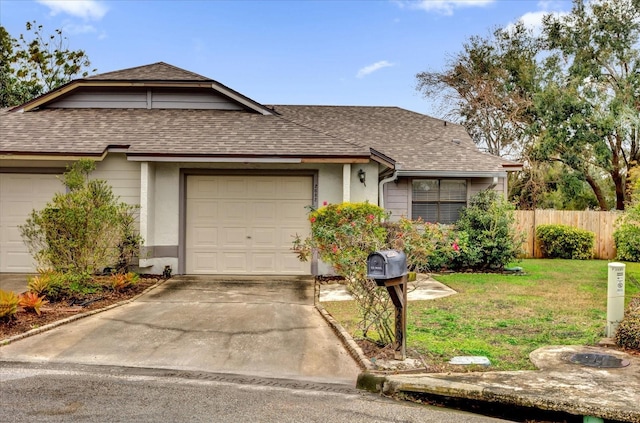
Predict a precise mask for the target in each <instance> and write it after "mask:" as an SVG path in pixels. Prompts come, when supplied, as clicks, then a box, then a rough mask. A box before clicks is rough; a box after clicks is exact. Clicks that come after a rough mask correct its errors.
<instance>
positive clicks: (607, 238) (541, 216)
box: [514, 210, 621, 260]
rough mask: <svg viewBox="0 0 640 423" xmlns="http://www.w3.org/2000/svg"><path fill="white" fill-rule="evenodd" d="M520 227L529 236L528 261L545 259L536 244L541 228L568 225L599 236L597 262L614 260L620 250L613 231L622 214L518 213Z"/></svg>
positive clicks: (580, 212) (516, 215) (517, 218)
mask: <svg viewBox="0 0 640 423" xmlns="http://www.w3.org/2000/svg"><path fill="white" fill-rule="evenodd" d="M514 213H515V218H516V227H517V229H518V230H519V231H522V232H523V233H524V234H525V242H524V244H523V245H522V249H523V250H524V256H525V257H526V258H542V256H543V255H542V251H541V250H540V245H539V243H538V240H536V228H537V227H538V226H540V225H567V226H573V227H575V228H580V229H585V230H587V231H590V232H593V233H594V234H595V242H594V246H593V258H596V259H603V260H604V259H614V258H615V257H616V247H615V243H614V241H613V231H614V230H615V225H616V220H617V219H618V217H620V215H621V213H620V212H616V211H593V210H586V211H576V210H516V211H515V212H514Z"/></svg>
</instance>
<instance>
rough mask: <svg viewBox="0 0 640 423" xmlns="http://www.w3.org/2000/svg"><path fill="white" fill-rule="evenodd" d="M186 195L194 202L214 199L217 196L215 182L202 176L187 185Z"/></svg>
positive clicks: (213, 179) (211, 178)
mask: <svg viewBox="0 0 640 423" xmlns="http://www.w3.org/2000/svg"><path fill="white" fill-rule="evenodd" d="M187 195H188V196H189V198H191V199H194V200H197V199H209V198H212V197H215V196H217V195H218V184H217V180H216V179H215V178H213V177H211V176H209V177H207V176H202V177H200V179H198V180H194V181H193V183H192V184H190V185H189V187H188V192H187Z"/></svg>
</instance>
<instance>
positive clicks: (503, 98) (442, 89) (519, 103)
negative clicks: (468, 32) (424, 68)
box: [417, 23, 538, 158]
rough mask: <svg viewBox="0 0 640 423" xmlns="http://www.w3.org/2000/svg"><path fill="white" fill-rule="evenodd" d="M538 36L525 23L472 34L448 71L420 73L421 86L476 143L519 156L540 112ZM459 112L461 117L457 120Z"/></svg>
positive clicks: (487, 149)
mask: <svg viewBox="0 0 640 423" xmlns="http://www.w3.org/2000/svg"><path fill="white" fill-rule="evenodd" d="M537 52H538V41H537V40H536V39H535V38H534V37H533V36H532V35H531V34H530V33H529V31H528V30H527V29H526V28H525V27H524V25H522V24H521V23H519V24H517V25H515V26H514V27H513V28H509V29H496V30H495V31H494V32H493V33H492V34H491V35H489V36H487V37H479V36H474V37H471V38H470V39H469V40H468V41H467V42H466V43H465V44H464V45H463V50H462V52H460V53H458V54H456V55H455V56H453V57H452V58H451V59H450V60H449V61H448V63H447V65H446V67H445V69H444V70H443V71H430V72H421V73H419V74H418V75H417V79H418V86H417V88H418V90H419V91H421V92H422V93H423V95H424V96H425V97H426V98H432V99H434V98H435V99H438V100H441V102H442V103H443V104H445V105H446V106H445V109H446V110H445V113H444V114H445V117H447V118H453V119H454V120H459V121H460V123H462V124H463V125H464V126H465V128H466V129H467V131H468V132H469V133H470V135H471V137H472V138H473V139H474V140H475V142H476V143H477V144H478V145H479V146H480V147H481V148H483V149H484V150H486V151H487V152H489V153H491V154H494V155H497V156H507V157H515V158H519V157H520V154H521V152H522V149H523V145H524V144H525V142H526V139H527V136H528V135H527V128H528V126H529V124H530V123H531V119H532V118H533V117H534V115H533V113H532V106H533V100H532V94H533V92H534V91H535V87H536V85H537V81H536V73H537V65H536V59H535V57H536V54H537ZM456 115H457V116H459V117H460V118H461V119H456Z"/></svg>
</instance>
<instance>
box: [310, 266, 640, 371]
mask: <svg viewBox="0 0 640 423" xmlns="http://www.w3.org/2000/svg"><path fill="white" fill-rule="evenodd" d="M626 264H627V267H626V274H627V281H626V297H627V301H628V299H629V298H630V297H631V296H632V295H634V294H637V293H638V292H640V286H639V285H638V282H634V281H640V263H626ZM517 265H519V266H521V267H523V269H524V272H525V273H526V274H525V275H522V276H515V275H502V274H473V273H458V274H449V275H438V276H435V279H437V280H438V281H440V282H442V283H444V284H446V285H448V286H450V287H451V288H453V289H454V290H456V291H457V292H458V294H456V295H453V296H450V297H446V298H441V299H436V300H429V301H412V302H410V303H409V308H408V318H407V321H408V322H407V349H408V353H409V355H410V356H418V355H420V356H422V357H423V358H424V359H425V361H426V362H427V363H429V364H433V365H435V366H436V367H437V366H438V365H440V364H442V363H445V362H447V361H448V360H449V359H450V358H451V357H454V356H458V355H481V356H486V357H488V358H489V359H490V360H491V363H492V366H491V368H490V369H492V370H523V369H532V368H533V367H532V366H531V363H530V362H529V359H528V357H529V353H530V352H531V351H533V350H535V349H537V348H539V347H543V346H547V345H593V344H596V343H597V342H598V341H599V340H600V339H601V338H602V337H603V336H604V328H605V326H606V314H607V274H608V269H607V261H602V260H590V261H579V260H573V261H572V260H541V259H539V260H535V259H530V260H523V261H522V262H520V263H517ZM323 306H324V307H325V308H326V309H327V311H329V313H331V314H332V315H333V316H334V317H335V318H336V319H337V320H338V321H339V322H340V323H341V324H342V325H343V327H345V329H346V330H347V331H348V332H349V333H351V334H352V335H353V336H354V338H357V337H358V336H359V334H358V333H356V326H355V325H356V322H357V310H356V308H355V306H356V305H355V302H353V301H346V302H327V303H323Z"/></svg>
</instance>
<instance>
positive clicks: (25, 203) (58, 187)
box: [0, 173, 65, 273]
mask: <svg viewBox="0 0 640 423" xmlns="http://www.w3.org/2000/svg"><path fill="white" fill-rule="evenodd" d="M64 189H65V188H64V186H63V185H62V183H61V182H60V181H59V180H58V178H57V175H51V174H49V175H42V174H12V173H1V174H0V272H14V273H27V272H35V270H36V263H35V261H34V260H33V257H32V256H31V254H30V253H29V251H28V249H27V246H26V245H25V244H24V242H23V240H22V237H21V236H20V230H19V229H18V226H20V225H23V224H24V223H25V222H26V220H27V218H28V217H29V216H30V214H31V212H32V211H33V210H34V209H36V210H40V209H42V208H43V207H44V206H46V204H47V203H48V202H50V201H51V200H52V199H53V197H54V195H55V193H56V192H64Z"/></svg>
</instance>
